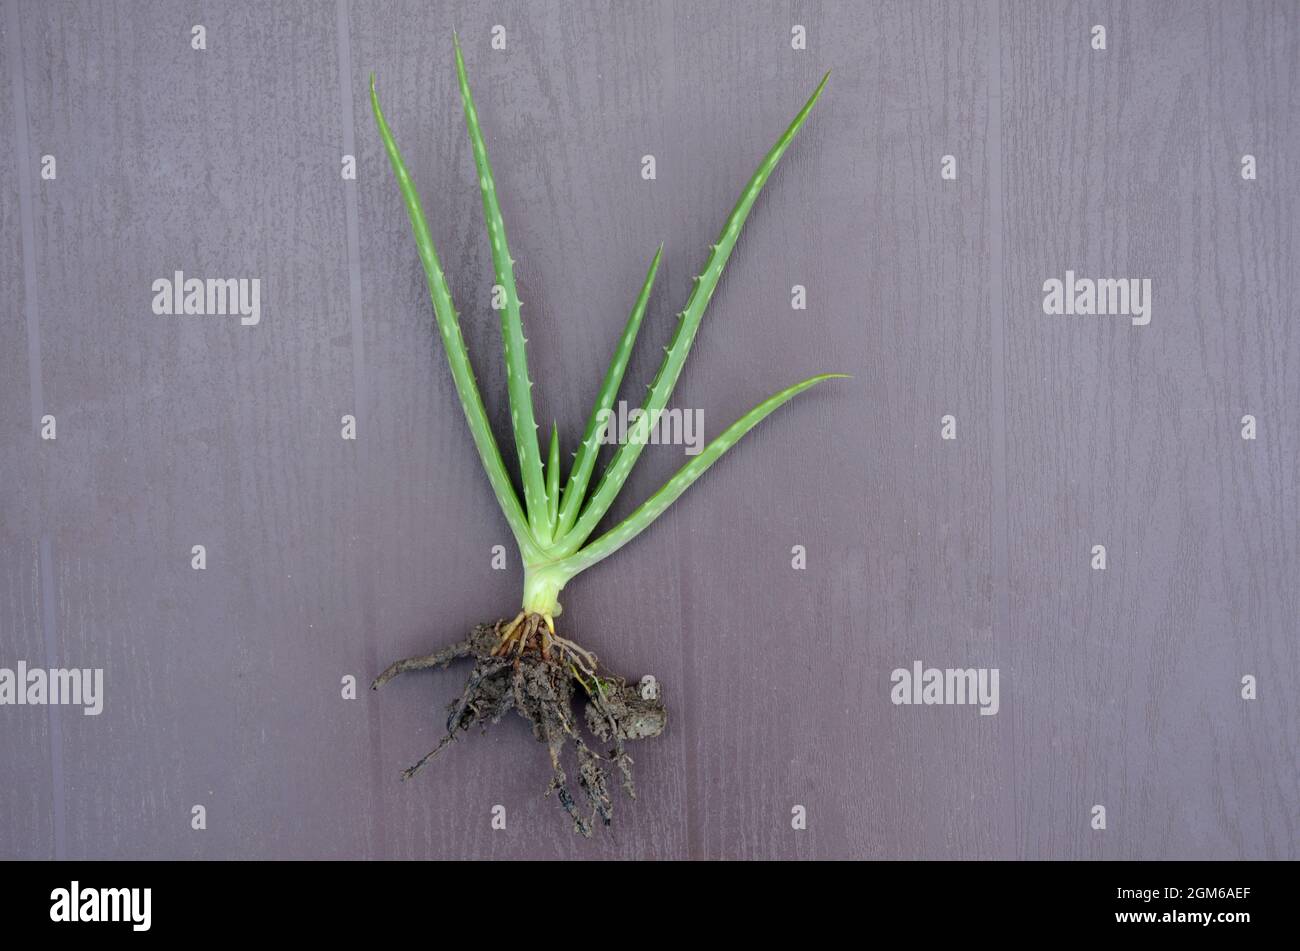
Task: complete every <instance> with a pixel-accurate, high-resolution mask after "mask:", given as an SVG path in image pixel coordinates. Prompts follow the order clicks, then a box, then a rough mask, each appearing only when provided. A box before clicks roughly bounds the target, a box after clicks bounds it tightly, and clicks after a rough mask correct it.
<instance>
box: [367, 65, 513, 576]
mask: <svg viewBox="0 0 1300 951" xmlns="http://www.w3.org/2000/svg"><path fill="white" fill-rule="evenodd" d="M370 106H371V108H372V109H373V110H374V113H375V124H376V125H378V126H379V135H380V138H382V139H383V140H384V149H385V151H387V152H388V160H389V162H391V163H392V166H393V175H394V177H396V179H397V187H398V188H399V189H400V190H401V193H402V200H403V201H404V202H405V204H406V213H407V216H408V217H409V218H410V219H411V231H412V232H413V233H414V234H415V244H416V247H417V248H419V252H420V262H421V263H422V264H423V265H424V273H425V276H426V277H427V279H428V284H429V296H430V297H431V298H432V300H433V313H434V317H435V318H436V320H437V323H438V330H439V331H440V332H441V333H442V344H443V349H444V350H445V351H446V353H447V363H448V365H449V366H450V367H451V375H452V379H453V380H455V382H456V393H457V395H459V397H460V405H461V409H463V410H464V411H465V421H466V422H467V423H469V431H470V434H471V435H472V436H473V437H474V448H476V449H477V450H478V455H479V459H480V460H482V462H483V468H484V469H485V470H486V471H487V476H488V481H489V482H490V483H491V485H492V491H493V493H494V494H495V495H496V498H497V504H498V505H500V506H501V511H502V512H503V513H504V514H505V517H506V521H507V522H508V523H509V524H510V529H511V531H512V532H513V533H514V536H515V540H516V541H517V542H518V543H519V548H520V550H521V551H522V552H524V556H525V558H528V557H535V556H536V555H537V553H538V546H537V544H536V542H535V540H534V538H533V534H532V531H531V530H530V528H529V525H528V519H527V517H526V516H525V515H524V511H523V508H522V507H521V506H520V504H519V497H518V496H517V495H516V494H515V489H514V486H513V485H512V484H511V482H510V474H509V473H508V472H507V471H506V467H505V462H504V461H503V460H502V458H501V451H500V449H498V448H497V441H496V438H495V437H494V436H493V435H492V427H491V426H490V425H489V424H488V417H487V410H486V409H485V408H484V406H483V398H482V397H481V396H480V395H479V391H478V385H477V384H476V383H475V382H474V370H473V368H472V367H471V365H470V362H469V353H468V352H467V351H466V349H465V339H464V337H463V336H462V335H461V331H460V321H459V319H458V318H459V315H458V314H457V313H456V308H455V305H454V304H453V303H452V299H451V290H450V288H449V287H448V286H447V278H446V276H445V275H444V274H443V271H442V263H441V262H440V261H439V260H438V251H437V249H436V248H435V247H434V244H433V239H432V238H431V237H430V236H429V225H428V223H427V222H426V221H425V218H424V209H423V207H422V206H421V204H420V195H419V192H417V191H416V188H415V184H414V182H412V181H411V176H410V174H409V173H408V172H407V170H406V163H404V162H403V161H402V154H401V152H399V151H398V149H397V143H396V142H394V141H393V134H392V132H391V131H390V130H389V128H388V123H387V122H386V121H385V120H384V113H383V110H382V109H380V107H379V94H378V93H377V92H376V91H375V77H374V75H373V74H371V76H370Z"/></svg>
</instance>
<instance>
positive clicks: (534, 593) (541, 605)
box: [523, 566, 569, 618]
mask: <svg viewBox="0 0 1300 951" xmlns="http://www.w3.org/2000/svg"><path fill="white" fill-rule="evenodd" d="M568 580H569V578H568V577H567V576H565V575H562V574H559V573H557V572H556V571H554V570H553V569H548V568H530V567H527V566H525V567H524V605H523V609H524V613H526V614H540V615H541V616H542V617H545V618H553V617H558V616H559V614H560V611H561V610H562V608H561V606H560V590H561V589H562V588H563V587H564V585H565V584H566V583H567V582H568Z"/></svg>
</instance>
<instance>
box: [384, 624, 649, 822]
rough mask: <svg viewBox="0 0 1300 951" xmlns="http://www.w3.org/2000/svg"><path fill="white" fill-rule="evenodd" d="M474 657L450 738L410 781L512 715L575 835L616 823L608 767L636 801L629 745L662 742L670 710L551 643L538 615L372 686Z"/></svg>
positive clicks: (484, 630) (409, 662)
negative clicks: (573, 764) (597, 747)
mask: <svg viewBox="0 0 1300 951" xmlns="http://www.w3.org/2000/svg"><path fill="white" fill-rule="evenodd" d="M462 658H473V659H474V669H473V670H472V671H470V675H469V680H468V682H467V683H466V684H465V690H464V692H463V693H462V694H461V695H460V697H459V698H458V699H456V700H453V701H452V702H451V704H450V705H449V706H448V708H447V711H448V715H447V735H446V736H444V737H443V738H442V740H441V741H440V742H439V743H438V745H437V746H436V747H434V748H433V749H432V750H431V751H430V752H429V753H427V754H426V755H425V756H424V757H423V758H421V759H420V761H419V762H418V763H416V764H415V765H413V766H411V767H409V768H408V769H406V770H404V771H403V772H402V778H403V779H410V778H411V777H412V776H414V775H415V774H416V773H418V772H419V771H420V770H421V769H423V768H424V766H425V764H426V763H428V762H429V760H431V759H432V758H433V757H434V756H436V755H437V754H438V753H440V752H441V751H442V750H443V749H444V748H445V747H446V746H447V744H448V743H450V742H451V741H452V740H454V739H456V738H457V736H458V735H459V734H460V733H462V732H464V731H466V730H468V729H470V728H471V727H473V726H482V727H483V729H487V727H488V725H489V724H492V723H496V722H498V721H499V720H500V719H501V718H502V717H503V716H505V715H506V714H507V713H508V712H510V711H511V710H514V711H515V712H516V713H518V714H519V715H520V716H521V717H523V718H524V719H525V720H527V721H528V722H529V723H531V724H532V727H533V735H534V736H535V737H537V740H538V741H539V742H541V743H544V744H545V745H546V748H547V751H548V752H549V753H550V757H551V770H552V775H551V782H550V784H549V786H548V787H547V790H546V794H547V795H548V796H549V795H550V794H551V793H552V792H555V793H556V794H557V798H558V799H559V801H560V805H562V806H563V807H564V810H565V811H566V812H567V813H568V814H569V816H570V818H572V819H573V828H574V831H575V832H579V833H581V834H582V835H584V836H590V835H591V829H592V823H593V822H594V821H595V820H596V819H597V818H599V819H600V820H601V821H602V822H603V823H604V824H605V825H609V824H610V822H611V820H612V819H613V814H614V806H613V803H612V801H611V800H610V795H609V785H608V781H607V775H606V764H613V766H614V767H615V768H617V770H618V773H619V776H620V777H621V779H622V783H623V788H624V789H625V790H626V791H627V794H628V795H629V796H631V797H632V798H633V799H635V798H636V789H635V787H634V786H633V784H632V757H631V756H629V755H628V753H627V751H626V750H625V749H624V741H625V740H640V739H646V738H648V737H653V736H658V735H659V734H660V733H662V732H663V730H664V726H665V725H666V724H667V717H668V715H667V711H666V710H665V709H664V705H663V703H662V701H661V700H660V699H659V698H658V696H657V695H656V696H655V697H654V698H651V699H647V698H646V697H643V696H642V691H641V690H640V689H639V688H638V687H637V686H636V685H634V684H628V683H627V682H626V681H624V680H623V679H622V678H621V677H612V676H609V675H607V674H605V673H604V672H603V671H601V669H600V667H599V665H598V663H597V660H596V656H595V655H594V654H592V653H591V652H589V651H587V650H584V649H583V648H581V647H579V646H578V645H577V644H575V643H573V642H572V641H569V640H566V639H565V638H563V637H559V636H558V635H556V634H555V633H554V632H553V631H552V630H551V628H550V627H549V625H548V624H547V622H546V620H545V619H544V618H542V617H541V616H540V615H537V614H529V615H525V614H520V615H519V616H517V617H516V618H515V619H514V620H512V621H504V620H502V621H497V622H496V623H495V624H480V625H479V626H478V627H476V628H474V630H473V631H472V632H471V633H470V635H469V637H467V638H466V639H465V640H463V641H460V642H458V643H456V644H452V645H450V646H449V647H445V648H443V649H442V650H439V651H435V652H434V653H432V654H429V655H427V656H424V657H410V658H407V659H406V660H399V661H398V662H397V663H395V664H393V665H392V666H391V667H389V668H388V669H387V670H385V671H384V672H383V673H382V674H380V675H379V676H378V677H376V678H375V682H374V683H373V684H371V688H372V689H374V690H378V689H379V688H380V687H382V686H383V685H384V684H386V683H388V681H390V680H392V679H393V678H394V677H396V676H397V675H398V674H403V673H406V672H407V671H411V670H427V669H428V668H430V667H438V666H441V667H446V666H448V665H449V664H451V662H452V661H456V660H460V659H462ZM575 687H576V688H579V689H581V691H582V694H583V696H585V697H586V709H585V711H584V714H585V719H586V723H587V728H588V730H590V731H591V733H592V735H594V736H595V737H596V738H597V739H598V740H600V742H601V743H608V744H609V746H608V749H607V751H606V754H605V755H604V756H602V755H600V754H599V753H597V752H595V751H594V750H593V749H592V748H591V747H590V746H588V745H587V743H586V741H585V740H584V739H583V737H582V734H581V733H580V732H579V730H578V725H577V719H576V718H575V717H574V715H573V698H574V694H575ZM570 742H571V743H572V744H573V747H574V751H575V757H576V761H577V768H578V786H579V788H580V789H581V790H582V792H583V793H585V794H586V800H587V805H588V807H589V810H590V814H589V815H583V813H582V811H581V810H579V808H578V804H577V802H576V801H575V800H574V797H573V795H572V793H570V791H569V786H568V776H567V775H566V773H565V771H564V767H563V765H562V764H561V754H562V753H563V751H564V747H565V744H566V743H570Z"/></svg>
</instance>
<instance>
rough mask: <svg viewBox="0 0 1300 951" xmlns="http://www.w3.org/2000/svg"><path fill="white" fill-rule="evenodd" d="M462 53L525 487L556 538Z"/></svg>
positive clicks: (488, 168)
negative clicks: (501, 295)
mask: <svg viewBox="0 0 1300 951" xmlns="http://www.w3.org/2000/svg"><path fill="white" fill-rule="evenodd" d="M453 41H454V45H455V48H456V77H457V79H458V80H459V82H460V98H461V102H462V104H463V105H464V107H465V126H466V128H467V129H468V130H469V138H470V143H471V145H472V146H473V148H474V165H475V166H476V167H477V169H478V184H479V191H480V192H481V193H482V195H483V222H484V224H486V225H487V231H488V241H489V243H490V244H491V245H492V268H493V270H494V271H495V272H496V279H497V284H499V285H500V286H501V288H502V290H503V292H504V294H505V302H504V306H503V307H502V308H501V342H502V345H503V346H504V348H505V357H506V389H507V390H508V391H509V393H510V425H511V428H512V429H513V431H514V437H515V447H516V448H517V449H518V452H519V471H520V477H521V478H522V480H523V484H524V505H525V508H526V509H527V510H528V521H529V523H530V524H531V526H532V530H533V534H534V535H535V536H537V537H538V538H544V537H546V536H548V535H549V534H550V526H549V524H548V521H547V515H546V490H545V487H544V485H543V483H542V458H541V455H540V453H539V450H538V446H537V422H536V420H535V419H534V417H533V394H532V389H533V384H532V381H531V380H530V379H529V376H528V355H527V353H526V352H525V347H526V345H527V343H528V341H527V340H526V339H524V328H523V323H522V321H521V320H520V317H519V294H518V292H517V291H516V289H515V269H514V264H515V262H514V259H513V258H512V257H510V247H509V245H508V244H507V243H506V226H505V222H504V221H503V220H502V219H501V206H500V204H499V203H498V202H497V190H496V182H495V181H494V179H493V178H492V164H491V163H490V162H489V161H488V154H487V146H486V145H484V144H483V132H482V130H481V129H480V128H479V124H478V111H477V110H476V109H475V108H474V96H473V95H472V94H471V93H470V90H469V79H468V77H466V75H465V60H464V57H462V56H461V54H460V40H459V39H456V38H455V37H454V35H453Z"/></svg>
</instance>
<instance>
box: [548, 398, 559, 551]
mask: <svg viewBox="0 0 1300 951" xmlns="http://www.w3.org/2000/svg"><path fill="white" fill-rule="evenodd" d="M559 517H560V429H559V427H558V426H556V424H555V423H554V422H552V423H551V448H550V451H549V452H547V454H546V520H547V522H548V523H549V524H550V529H551V534H552V535H554V534H555V523H556V520H557V519H558V518H559Z"/></svg>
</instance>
